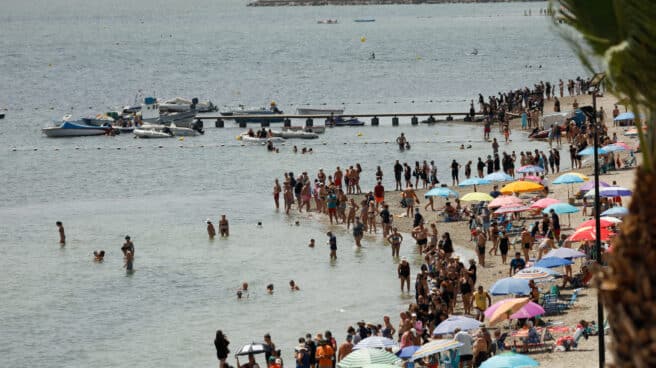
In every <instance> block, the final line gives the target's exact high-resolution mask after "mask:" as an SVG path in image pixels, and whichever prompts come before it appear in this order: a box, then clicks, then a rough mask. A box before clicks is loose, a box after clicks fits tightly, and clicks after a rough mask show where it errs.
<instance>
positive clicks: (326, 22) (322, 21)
mask: <svg viewBox="0 0 656 368" xmlns="http://www.w3.org/2000/svg"><path fill="white" fill-rule="evenodd" d="M317 24H337V19H321V20H318V21H317Z"/></svg>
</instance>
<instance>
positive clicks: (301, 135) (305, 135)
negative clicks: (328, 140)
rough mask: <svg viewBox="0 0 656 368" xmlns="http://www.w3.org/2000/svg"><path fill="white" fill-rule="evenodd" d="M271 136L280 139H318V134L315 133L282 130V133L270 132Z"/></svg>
mask: <svg viewBox="0 0 656 368" xmlns="http://www.w3.org/2000/svg"><path fill="white" fill-rule="evenodd" d="M271 134H273V136H274V137H281V138H285V139H317V138H319V134H317V133H311V132H305V131H302V130H297V131H294V130H283V131H276V130H272V131H271Z"/></svg>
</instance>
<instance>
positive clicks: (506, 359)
mask: <svg viewBox="0 0 656 368" xmlns="http://www.w3.org/2000/svg"><path fill="white" fill-rule="evenodd" d="M539 365H540V363H538V362H537V361H536V360H535V359H533V358H531V357H528V356H526V355H522V354H516V353H511V352H508V353H503V354H498V355H495V356H493V357H492V358H490V359H488V360H486V361H484V362H483V364H481V368H523V367H537V366H539Z"/></svg>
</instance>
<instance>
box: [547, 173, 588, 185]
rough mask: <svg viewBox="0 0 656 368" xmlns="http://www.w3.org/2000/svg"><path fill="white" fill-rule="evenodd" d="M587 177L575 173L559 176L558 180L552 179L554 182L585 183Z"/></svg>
mask: <svg viewBox="0 0 656 368" xmlns="http://www.w3.org/2000/svg"><path fill="white" fill-rule="evenodd" d="M584 181H585V179H583V178H582V177H580V176H578V175H574V174H563V175H561V176H559V177H557V178H556V180H554V181H552V182H551V183H552V184H576V183H583V182H584Z"/></svg>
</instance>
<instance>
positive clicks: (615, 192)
mask: <svg viewBox="0 0 656 368" xmlns="http://www.w3.org/2000/svg"><path fill="white" fill-rule="evenodd" d="M631 194H633V192H632V191H631V189H628V188H623V187H603V188H599V196H600V197H628V196H630V195H631ZM594 196H595V193H594V189H591V190H589V191H588V192H587V193H585V197H586V198H594Z"/></svg>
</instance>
